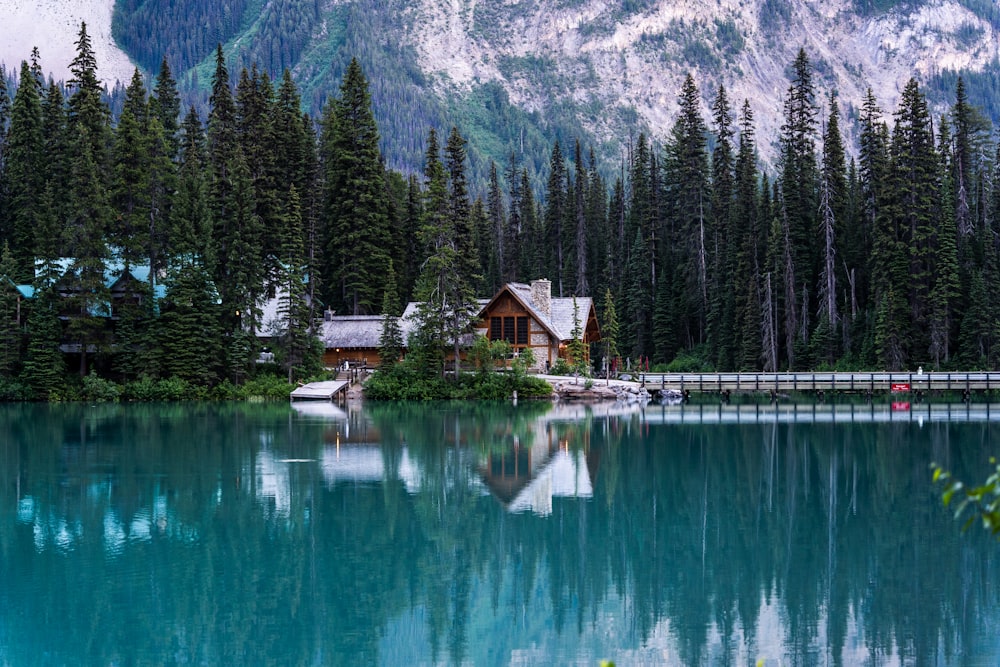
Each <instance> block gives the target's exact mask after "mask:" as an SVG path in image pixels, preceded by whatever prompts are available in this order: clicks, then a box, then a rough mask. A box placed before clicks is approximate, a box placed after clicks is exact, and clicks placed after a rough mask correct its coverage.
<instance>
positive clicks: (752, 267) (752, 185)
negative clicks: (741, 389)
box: [730, 100, 764, 370]
mask: <svg viewBox="0 0 1000 667" xmlns="http://www.w3.org/2000/svg"><path fill="white" fill-rule="evenodd" d="M739 124H740V137H739V150H738V153H737V156H736V177H735V178H736V184H735V189H736V193H735V199H734V202H733V218H732V219H733V223H732V229H733V239H732V240H731V241H730V242H731V243H732V244H733V245H734V247H735V248H736V258H735V260H734V267H733V278H732V285H733V288H732V289H733V304H734V306H733V308H734V313H733V332H734V335H735V336H736V337H737V341H738V349H737V350H735V353H736V358H735V360H734V366H735V368H736V369H737V370H754V369H758V368H760V360H761V351H762V348H761V346H762V343H761V316H762V313H761V304H760V299H761V296H760V295H761V286H760V276H761V269H762V268H763V267H762V255H761V250H762V248H763V246H764V239H763V238H762V236H761V231H762V230H761V224H760V210H759V205H758V203H759V193H758V180H759V177H758V175H759V172H758V167H757V145H756V139H755V130H754V122H753V111H752V110H751V109H750V102H749V100H744V102H743V109H742V111H741V112H740V119H739Z"/></svg>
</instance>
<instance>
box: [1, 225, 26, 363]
mask: <svg viewBox="0 0 1000 667" xmlns="http://www.w3.org/2000/svg"><path fill="white" fill-rule="evenodd" d="M16 274H17V262H16V261H15V259H14V255H13V254H12V253H11V251H10V246H9V245H8V244H7V243H6V242H4V244H3V250H2V251H0V377H6V378H10V377H16V376H17V373H18V371H19V370H20V366H21V322H20V317H21V316H22V315H21V312H20V304H19V300H18V294H17V291H16V289H15V285H16V283H15V281H14V278H13V277H14V276H16Z"/></svg>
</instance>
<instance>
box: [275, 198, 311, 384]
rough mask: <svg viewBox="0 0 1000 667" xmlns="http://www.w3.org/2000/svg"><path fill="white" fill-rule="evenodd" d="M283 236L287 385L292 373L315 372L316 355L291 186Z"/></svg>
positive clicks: (296, 206)
mask: <svg viewBox="0 0 1000 667" xmlns="http://www.w3.org/2000/svg"><path fill="white" fill-rule="evenodd" d="M284 208H285V211H284V216H283V217H284V218H285V219H284V221H283V222H284V233H283V234H282V241H281V250H280V252H281V254H280V257H281V261H280V263H279V267H280V275H279V280H278V282H279V285H280V287H281V297H280V302H279V306H278V316H279V318H280V319H281V324H280V331H281V333H280V336H279V344H280V351H281V355H280V357H281V364H282V365H283V366H284V367H285V370H286V371H287V373H288V382H289V383H291V382H292V380H293V379H294V376H295V372H296V370H297V371H298V373H299V375H300V376H304V375H308V374H310V373H313V372H315V371H316V370H318V369H319V366H320V363H319V362H320V359H319V357H320V355H319V354H318V353H317V349H316V342H317V341H316V336H315V332H314V331H313V326H312V321H311V320H310V310H309V303H308V299H307V293H306V284H305V271H306V258H305V246H304V244H303V242H302V210H301V206H300V204H299V194H298V191H297V190H296V189H295V186H294V185H292V186H291V187H290V188H289V191H288V199H287V201H286V202H285V205H284Z"/></svg>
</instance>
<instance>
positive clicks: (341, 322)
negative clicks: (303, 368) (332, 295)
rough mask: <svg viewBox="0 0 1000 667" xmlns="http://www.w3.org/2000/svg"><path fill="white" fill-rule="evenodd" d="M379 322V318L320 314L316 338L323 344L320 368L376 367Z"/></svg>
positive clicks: (380, 332)
mask: <svg viewBox="0 0 1000 667" xmlns="http://www.w3.org/2000/svg"><path fill="white" fill-rule="evenodd" d="M382 321H383V318H382V316H381V315H340V316H337V315H333V314H332V313H330V312H327V313H326V314H324V316H323V326H322V329H321V330H320V334H319V335H320V339H321V340H322V341H323V365H324V366H326V367H327V368H338V367H343V366H344V364H345V363H346V364H349V365H350V366H352V367H356V366H361V367H368V368H376V367H378V365H379V362H380V360H381V357H380V355H379V339H380V338H381V337H382Z"/></svg>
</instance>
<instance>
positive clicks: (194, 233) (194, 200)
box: [167, 107, 215, 270]
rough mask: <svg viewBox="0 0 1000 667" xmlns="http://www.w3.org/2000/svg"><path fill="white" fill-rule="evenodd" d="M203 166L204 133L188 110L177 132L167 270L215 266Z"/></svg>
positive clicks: (205, 160)
mask: <svg viewBox="0 0 1000 667" xmlns="http://www.w3.org/2000/svg"><path fill="white" fill-rule="evenodd" d="M206 164H207V158H206V154H205V132H204V129H203V128H202V126H201V121H200V120H199V118H198V112H197V111H196V110H195V108H194V107H191V109H190V110H189V111H188V113H187V115H186V116H185V118H184V124H183V129H182V131H181V144H180V154H179V165H178V173H177V184H178V185H177V192H176V194H175V195H174V200H173V207H172V210H171V216H170V221H169V223H170V224H169V228H168V232H167V237H168V243H167V246H168V264H169V266H170V267H183V266H187V265H191V264H195V263H197V264H200V265H201V266H202V267H204V268H206V269H209V270H211V269H212V267H213V266H214V264H215V261H214V258H215V254H214V252H213V251H212V248H211V234H212V224H211V212H210V210H209V199H208V184H207V182H206V173H205V172H206Z"/></svg>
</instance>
